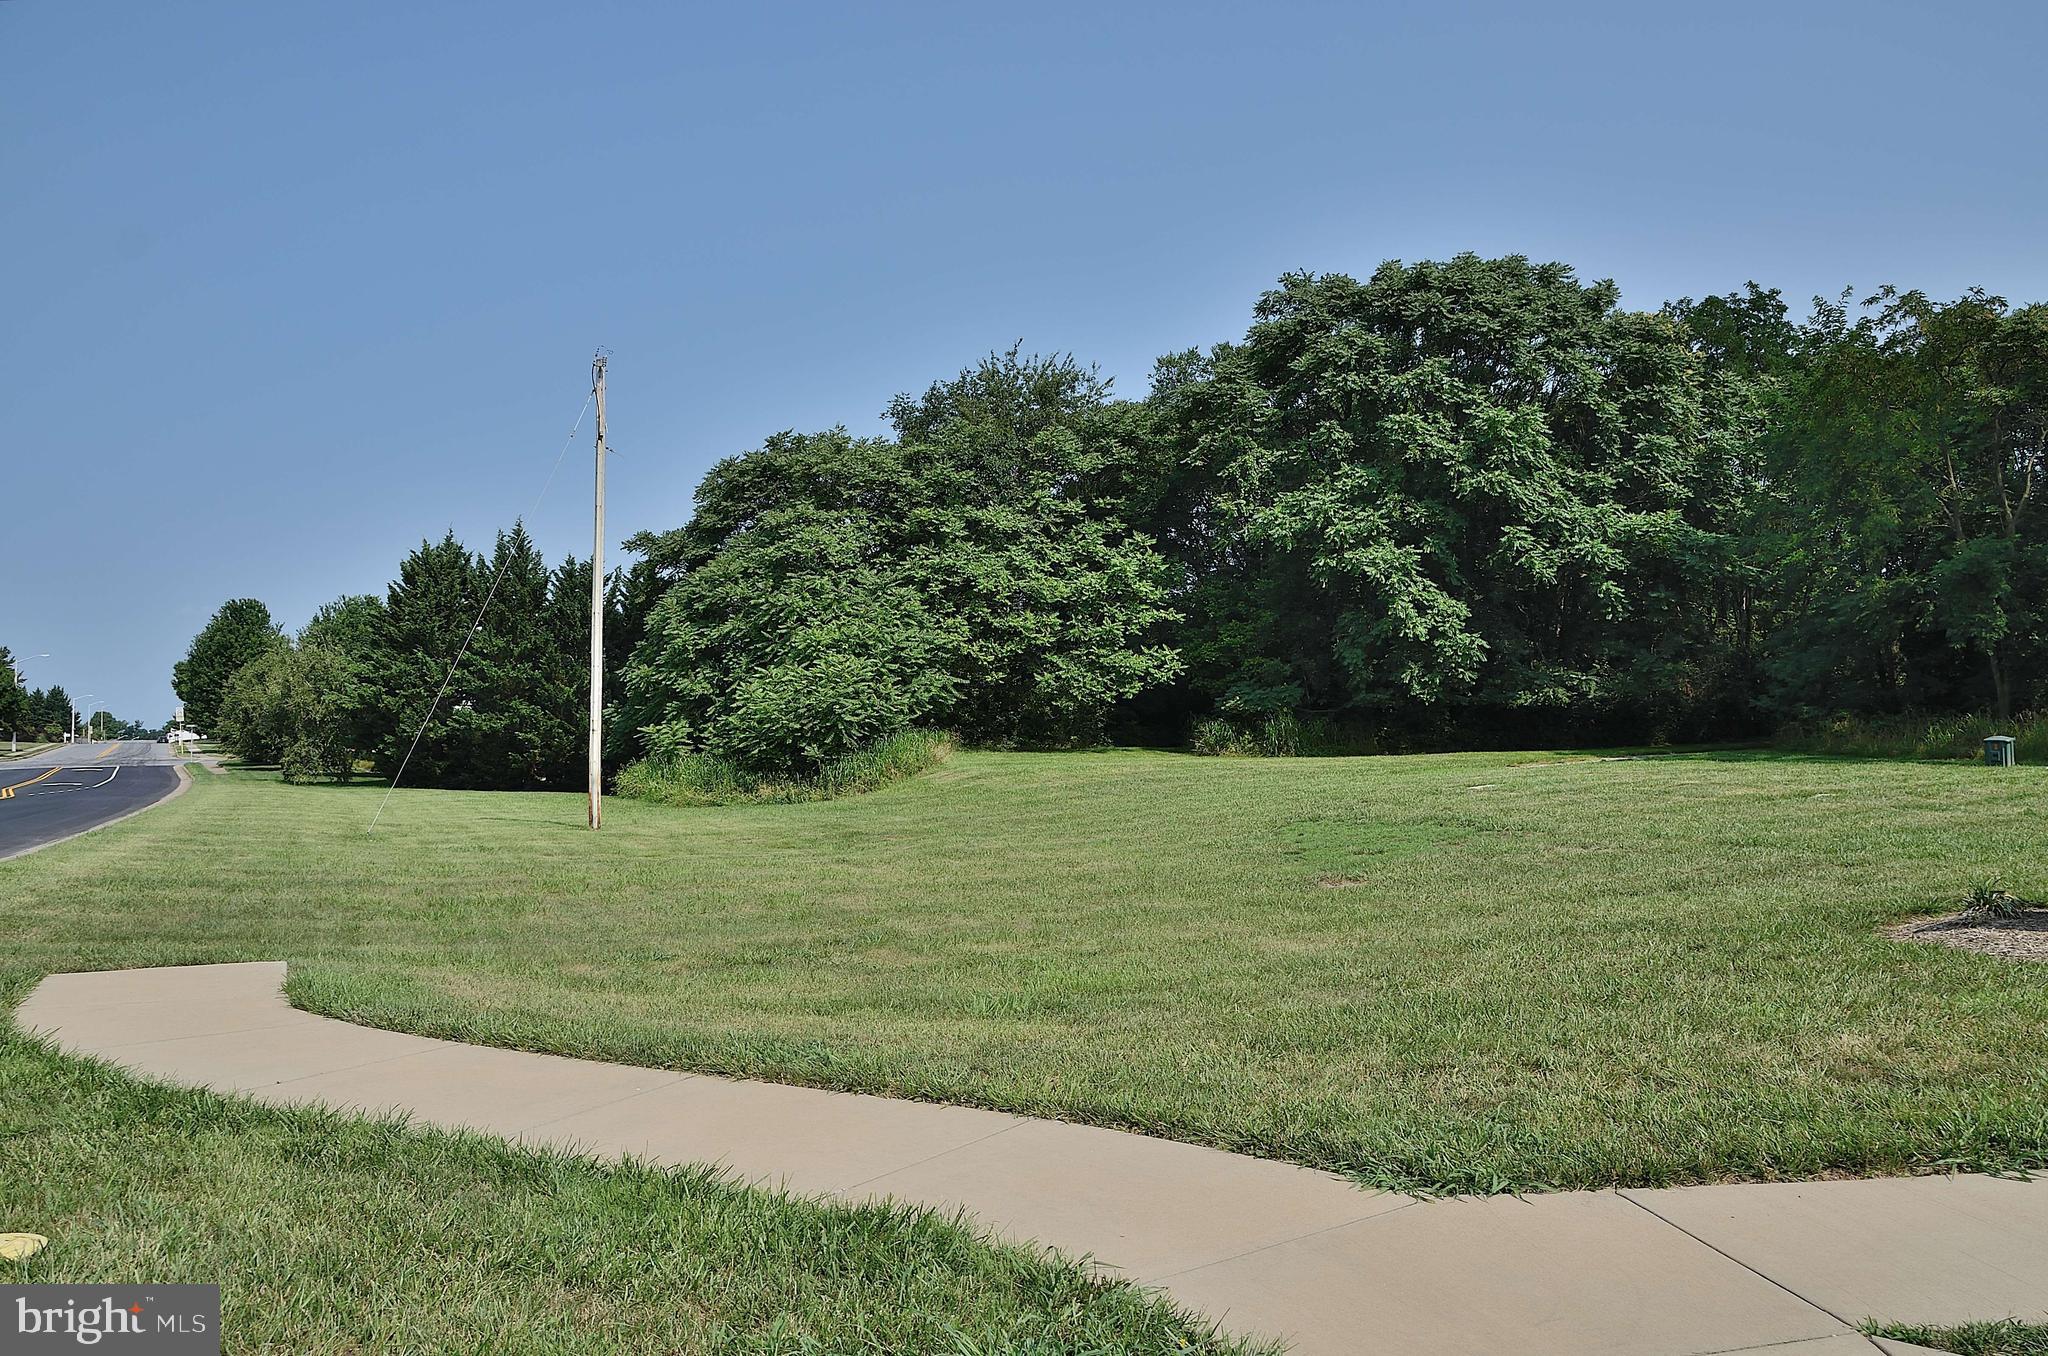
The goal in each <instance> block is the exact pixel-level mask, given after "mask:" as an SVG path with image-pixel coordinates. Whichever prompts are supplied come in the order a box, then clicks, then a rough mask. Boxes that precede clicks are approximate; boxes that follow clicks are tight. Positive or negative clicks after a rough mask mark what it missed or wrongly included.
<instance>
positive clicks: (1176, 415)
mask: <svg viewBox="0 0 2048 1356" xmlns="http://www.w3.org/2000/svg"><path fill="white" fill-rule="evenodd" d="M885 417H886V419H887V421H888V424H889V432H888V433H887V434H886V435H885V436H876V437H856V436H854V435H852V434H850V433H849V432H847V431H846V430H845V429H832V430H827V431H824V432H818V433H809V434H805V433H799V432H795V431H790V432H784V433H780V434H777V435H776V436H774V437H772V438H770V439H768V440H767V441H766V443H765V444H764V445H763V446H762V447H761V448H759V449H758V450H755V451H752V452H749V453H746V454H744V455H741V456H737V457H733V458H730V459H728V460H726V461H723V462H721V463H719V464H718V465H717V466H716V467H714V468H713V470H712V471H711V472H710V473H709V474H708V475H707V476H706V478H705V480H704V482H703V484H702V485H701V486H700V488H699V491H698V495H697V504H696V511H695V513H694V515H693V517H692V518H691V520H690V521H689V522H688V523H687V524H685V525H684V526H682V527H680V528H677V529H675V530H673V531H667V532H660V533H649V534H644V535H642V536H640V537H638V538H635V539H634V540H633V541H632V542H630V543H629V545H630V546H631V547H632V548H634V549H635V550H636V551H637V552H638V553H639V554H640V556H641V557H642V559H641V560H640V562H639V564H638V565H637V566H636V567H635V568H634V569H632V570H631V571H628V572H627V573H625V574H624V575H622V576H620V577H619V578H618V579H616V580H615V581H614V588H613V597H614V605H615V607H616V609H617V617H616V619H615V620H614V621H613V622H610V623H608V627H609V631H608V634H612V635H613V636H614V638H615V640H616V641H617V645H616V647H615V649H616V657H617V660H618V662H619V667H620V671H621V673H622V676H623V682H622V684H621V685H620V686H619V687H618V688H616V689H615V690H614V693H613V695H614V697H615V702H614V707H613V724H614V726H615V727H616V729H617V730H618V731H619V732H620V742H619V744H618V746H617V747H616V749H615V750H614V752H615V753H616V754H617V755H618V756H620V757H630V756H635V755H639V754H652V755H654V756H656V757H660V758H668V757H674V756H677V755H683V754H696V753H702V754H711V755H715V756H717V757H718V758H720V759H723V760H725V761H727V762H729V763H731V764H734V765H736V766H740V767H745V768H751V769H754V770H756V771H758V772H760V773H762V774H763V775H775V776H789V775H798V776H801V775H803V774H804V773H806V772H807V771H812V770H815V769H817V768H818V767H820V766H821V765H823V764H825V763H827V762H829V761H831V760H833V759H835V758H840V757H842V756H844V755H846V754H848V753H849V752H852V751H855V750H858V749H860V748H862V747H864V746H868V745H871V744H873V743H874V742H875V741H877V740H879V739H882V738H885V737H887V736H888V735H890V734H893V733H895V732H897V731H900V730H903V729H905V728H908V727H912V726H918V725H928V726H938V727H944V728H947V729H951V730H954V731H957V732H958V733H960V734H961V735H962V736H964V737H965V738H967V739H969V740H972V741H980V742H993V743H1006V744H1026V745H1063V744H1073V743H1077V742H1087V741H1092V740H1097V739H1101V738H1104V737H1114V738H1126V739H1144V740H1152V741H1166V742H1178V741H1180V740H1182V739H1184V738H1185V737H1186V736H1187V734H1188V731H1189V730H1190V728H1191V727H1192V726H1193V725H1195V724H1196V723H1197V722H1201V721H1213V720H1218V719H1220V720H1223V721H1227V722H1236V723H1238V724H1240V725H1241V726H1243V727H1244V728H1247V729H1249V728H1254V727H1257V726H1259V725H1260V724H1262V723H1271V722H1276V721H1279V722H1286V723H1288V725H1289V728H1299V727H1301V726H1303V725H1308V726H1312V727H1314V728H1317V729H1320V730H1322V731H1325V732H1327V737H1328V738H1329V739H1330V740H1331V741H1332V742H1334V743H1336V744H1338V745H1340V746H1341V745H1343V744H1345V743H1349V744H1353V745H1357V746H1365V745H1374V744H1376V745H1387V744H1417V745H1421V744H1434V745H1453V744H1488V743H1491V744H1512V743H1526V742H1529V741H1532V740H1562V739H1617V738H1631V739H1633V738H1673V739H1679V738H1690V739H1706V738H1717V737H1728V736H1739V735H1748V734H1753V733H1756V732H1759V731H1762V730H1766V729H1768V728H1770V727H1772V726H1774V725H1777V724H1780V723H1784V722H1787V721H1794V720H1805V719H1812V718H1816V717H1825V716H1831V715H1835V714H1839V713H1850V714H1872V715H1877V714H1896V713H1900V712H1907V711H1973V710H1974V711H1990V712H1993V713H1996V714H1998V715H2000V716H2006V715H2010V714H2011V713H2013V712H2015V711H2018V710H2021V709H2027V708H2032V707H2034V706H2037V705H2039V704H2042V703H2043V702H2044V699H2048V533H2044V528H2048V522H2044V520H2043V514H2044V512H2048V509H2044V500H2048V494H2044V492H2043V487H2042V481H2043V479H2044V477H2048V307H2042V306H2022V307H2013V306H2010V305H2008V304H2007V303H2006V302H2004V301H2002V300H2000V299H1998V298H1996V297H1992V296H1989V295H1987V294H1984V293H1981V292H1971V293H1969V294H1966V295H1964V296H1962V297H1960V298H1957V299H1955V300H1953V301H1949V302H1940V301H1936V300H1933V299H1930V298H1928V297H1926V296H1924V295H1922V294H1919V293H1914V292H1898V291H1894V290H1890V289H1886V290H1884V291H1881V292H1879V293H1877V294H1876V295H1874V296H1872V297H1869V298H1868V299H1865V300H1861V301H1857V300H1854V299H1852V298H1850V297H1849V296H1847V295H1845V296H1844V297H1843V298H1841V299H1838V300H1833V301H1825V300H1824V301H1821V302H1817V303H1816V305H1815V307H1814V309H1813V311H1812V313H1811V314H1810V315H1809V316H1807V317H1805V318H1804V319H1798V318H1795V317H1794V316H1793V315H1792V314H1791V313H1790V311H1789V310H1788V308H1787V307H1786V305H1785V304H1784V302H1783V300H1782V299H1781V298H1780V297H1779V296H1778V294H1777V293H1775V292H1771V291H1767V290H1763V289H1760V288H1757V287H1755V286H1753V285H1752V286H1750V287H1749V288H1747V289H1745V290H1742V291H1739V292H1734V293H1730V294H1728V295H1726V296H1719V297H1709V298H1706V299H1703V300H1698V301H1694V300H1683V301H1678V302H1674V303H1672V304H1670V305H1668V306H1665V307H1663V308H1662V309H1660V310H1658V311H1656V312H1643V311H1631V310H1626V309H1623V308H1622V307H1621V306H1620V305H1619V299H1618V292H1617V289H1616V288H1615V287H1614V285H1613V284H1612V283H1608V282H1593V283H1587V282H1583V281H1581V280H1580V279H1578V278H1577V277H1576V276H1575V274H1574V273H1573V271H1572V270H1571V269H1570V268H1568V267H1566V266H1564V265H1561V264H1537V263H1532V262H1530V261H1528V260H1526V259H1523V258H1519V257H1509V258H1502V259H1481V258H1477V257H1474V256H1469V255H1466V256H1459V257H1457V258H1455V259H1452V260H1450V261H1448V262H1443V263H1420V264H1414V265H1407V264H1400V263H1389V264H1387V265H1385V266H1383V267H1381V268H1380V269H1379V270H1377V271H1376V272H1375V273H1374V274H1373V275H1372V276H1371V277H1370V278H1367V279H1364V280H1359V279H1354V278H1350V277H1346V276H1343V275H1336V274H1329V275H1315V274H1306V273H1304V274H1294V275H1289V276H1288V277H1285V278H1283V279H1281V280H1280V283H1279V285H1278V286H1277V287H1276V288H1274V289H1273V290H1272V291H1271V292H1269V293H1267V294H1266V295H1265V296H1264V297H1262V298H1261V299H1260V300H1259V302H1258V304H1257V306H1256V308H1255V310H1254V312H1253V317H1252V323H1251V325H1250V327H1249V329H1248V330H1247V332H1246V333H1245V335H1244V337H1243V338H1242V339H1241V340H1238V341H1235V342H1231V343H1225V344H1219V345H1217V346H1215V347H1213V348H1211V349H1208V350H1206V351H1195V350H1190V351H1188V352H1184V353H1178V354H1174V355H1171V356H1169V357H1166V358H1164V359H1162V360H1161V361H1160V362H1159V364H1158V365H1157V368H1156V370H1155V372H1154V376H1153V381H1152V389H1151V391H1150V393H1149V394H1148V395H1147V396H1146V397H1145V398H1143V399H1140V400H1123V399H1118V398H1116V397H1115V395H1114V393H1113V392H1112V391H1111V390H1110V389H1109V387H1108V384H1107V383H1106V382H1103V381H1101V380H1099V379H1098V378H1097V376H1096V375H1095V374H1094V373H1093V372H1092V371H1091V370H1089V369H1088V368H1086V367H1084V366H1082V365H1080V364H1078V363H1076V362H1074V361H1073V360H1072V359H1070V358H1066V357H1053V358H1033V357H1027V356H1024V355H1022V354H1020V353H1019V352H1018V351H1017V350H1015V349H1012V350H1011V351H1009V352H1007V353H998V354H995V355H992V356H991V357H990V358H989V359H987V360H986V361H984V362H982V363H980V364H979V365H977V366H976V367H974V368H971V369H969V370H967V371H964V372H962V373H960V374H959V375H958V376H957V377H956V378H954V379H953V380H950V381H943V382H939V383H936V384H934V385H933V386H932V387H930V388H929V389H928V390H927V391H925V392H924V393H923V394H922V395H905V396H899V397H897V398H896V400H895V401H894V402H892V403H891V404H890V406H889V407H888V409H887V411H886V415H885ZM499 567H502V568H503V569H504V570H505V572H506V580H507V582H506V584H505V585H504V586H502V587H503V589H504V590H505V592H504V597H503V600H502V601H501V602H496V603H494V604H493V607H492V609H491V610H490V614H489V616H488V617H487V619H486V622H485V625H484V626H483V628H482V629H481V630H480V631H479V632H478V635H477V637H476V640H475V642H474V644H473V646H472V654H473V659H470V660H465V664H464V667H463V669H462V670H461V672H460V673H459V675H458V678H457V680H456V686H457V688H459V689H460V690H459V692H458V691H454V690H451V693H450V698H451V700H450V702H449V703H447V704H446V706H445V709H444V710H443V712H442V713H441V714H439V715H437V716H436V718H435V721H434V723H433V724H431V725H430V726H429V730H428V734H427V737H426V738H424V739H423V740H422V751H421V757H420V761H419V763H418V766H420V768H421V772H422V775H423V776H424V777H426V778H427V779H431V780H439V781H442V782H444V783H448V784H473V785H542V784H552V783H559V782H561V781H564V780H568V779H570V778H571V777H572V776H573V769H574V766H575V763H576V759H575V756H574V750H575V748H576V742H577V738H578V734H579V731H580V729H581V720H582V717H581V710H582V707H581V702H582V698H581V695H580V693H581V688H580V686H579V684H580V683H581V658H580V656H581V653H582V650H581V643H580V642H578V640H577V635H578V633H579V630H580V628H581V627H582V626H583V625H584V623H583V621H582V617H581V613H582V609H583V599H584V597H585V596H586V595H587V588H588V573H587V570H588V567H587V566H584V567H582V570H583V573H582V575H581V580H582V582H581V584H580V585H579V584H578V583H577V582H576V578H575V576H576V574H577V569H578V567H577V566H576V564H575V562H573V561H572V562H569V563H568V564H566V565H565V566H563V567H562V568H561V569H560V570H559V571H556V572H554V573H553V574H552V575H551V574H550V572H548V571H547V570H546V569H545V567H544V566H542V565H541V564H540V562H539V560H538V557H537V555H535V554H534V553H533V550H532V546H531V543H530V542H528V541H526V539H525V536H524V533H523V532H518V531H515V532H514V533H512V534H509V535H508V536H506V537H505V538H503V539H501V540H500V541H499V543H498V547H497V554H496V556H495V558H494V559H493V560H491V561H486V560H484V559H483V558H481V557H475V556H472V555H470V554H469V553H468V552H467V551H465V550H464V549H463V548H462V547H461V546H460V545H459V544H457V543H455V542H454V541H453V540H452V539H449V540H446V541H443V542H442V543H440V544H438V545H434V546H425V545H423V546H422V548H421V550H420V551H419V552H416V553H414V555H413V556H412V557H411V558H410V559H409V560H408V561H407V562H406V563H405V565H404V567H403V568H402V569H401V572H400V580H399V582H397V583H395V584H394V585H393V586H392V588H391V590H390V592H389V593H388V594H387V596H386V597H385V598H384V599H382V600H375V599H365V600H357V603H356V607H357V609H358V610H359V612H360V616H357V617H356V618H355V619H354V620H353V621H351V622H350V623H349V625H350V628H351V634H352V635H353V636H354V639H352V640H349V641H346V642H343V641H340V640H321V639H318V638H312V639H309V638H308V637H307V636H301V637H300V638H298V640H297V641H296V642H292V643H288V644H287V643H282V642H278V648H277V649H276V650H275V651H274V652H271V651H266V654H270V655H271V657H270V658H269V659H268V661H267V663H268V666H269V667H268V668H266V669H262V670H259V671H258V673H259V675H261V681H262V682H264V683H267V684H270V688H269V689H268V690H270V691H273V692H275V693H280V694H281V693H285V692H291V691H297V692H299V693H300V694H301V695H299V696H297V697H294V698H292V699H291V701H293V702H296V703H298V704H299V705H300V706H302V707H304V708H305V710H306V711H307V712H308V713H309V714H308V715H306V716H305V718H304V719H303V720H301V721H300V722H298V724H297V725H294V726H293V728H303V727H304V725H305V722H306V721H311V722H312V723H313V725H314V726H315V727H317V728H323V729H324V728H326V724H325V723H324V722H331V723H333V724H334V725H335V728H336V730H337V731H338V732H337V733H336V734H335V735H334V737H333V738H334V741H335V747H336V748H338V749H346V750H348V751H349V752H350V753H351V754H352V756H354V757H356V758H360V759H362V760H364V761H366V762H369V763H372V764H374V765H375V766H378V767H379V768H385V767H388V766H389V765H391V764H392V763H393V761H394V756H395V755H399V756H402V752H403V750H402V749H399V748H398V747H397V740H398V738H399V735H400V733H401V732H403V733H404V734H405V736H406V737H408V738H409V736H410V731H411V729H412V727H413V726H414V725H415V724H416V723H417V721H418V719H419V715H420V713H421V712H423V711H424V709H425V706H426V704H427V702H428V701H429V700H430V698H431V696H432V689H433V687H434V686H435V685H436V684H438V682H439V681H440V678H441V675H442V673H443V672H444V671H445V669H446V664H447V661H448V659H449V657H450V656H451V654H452V652H453V651H454V650H455V649H456V648H457V646H458V644H459V641H460V631H461V628H462V627H463V626H465V625H467V624H468V618H469V617H471V616H473V615H474V614H475V612H476V608H477V605H478V603H479V602H480V601H481V598H482V595H483V592H484V591H485V590H486V589H487V587H488V579H489V577H490V573H491V571H492V570H493V569H494V568H499ZM266 620H267V619H266ZM312 629H313V628H309V631H311V630H312ZM584 634H586V635H587V632H586V633H584ZM309 649H311V650H316V651H323V652H324V651H329V650H331V651H333V653H334V654H335V655H337V656H340V658H341V660H345V661H346V663H347V665H348V666H349V667H346V668H343V667H337V664H338V663H339V661H337V660H330V659H328V658H326V657H324V656H321V657H315V658H307V657H306V652H307V651H308V650H309ZM292 656H297V657H296V658H294V657H292ZM195 657H196V648H195ZM294 666H296V667H294ZM322 666H324V667H322ZM257 681H258V677H257V676H251V677H250V678H249V682H250V683H252V684H254V683H256V682H257ZM294 684H297V687H296V688H295V687H294V686H293V685H294ZM350 684H359V685H360V687H361V691H360V692H359V693H357V695H354V696H345V697H336V696H333V695H332V694H336V693H348V692H355V691H356V689H355V688H353V687H351V686H350ZM180 691H181V693H182V692H183V691H184V689H183V688H182V687H181V689H180ZM321 693H325V694H329V696H328V697H325V698H320V697H318V696H317V695H316V694H321ZM284 700H285V699H284V698H282V697H275V698H273V699H272V704H273V705H277V704H279V703H280V702H283V701H284ZM323 700H326V701H332V702H335V703H338V705H336V707H335V711H346V712H349V713H353V714H349V715H347V716H346V717H345V718H344V717H343V716H342V715H338V714H335V713H334V712H330V711H328V710H327V708H325V707H322V706H321V705H320V702H321V701H323ZM187 701H188V706H189V705H191V703H192V698H191V697H189V696H188V697H187ZM245 705H249V706H251V707H253V706H254V705H260V703H253V702H252V703H245ZM233 709H234V708H233V707H232V705H231V713H230V717H229V719H230V720H231V721H232V720H234V719H238V717H235V716H233V715H232V710H233ZM342 730H345V731H346V732H347V733H346V734H345V735H344V734H342V733H339V731H342ZM249 737H250V738H252V739H253V738H255V736H253V735H251V736H249ZM284 737H285V735H284V733H283V732H282V731H281V732H280V733H278V734H277V735H276V736H274V737H273V738H272V741H271V742H272V744H273V745H275V744H277V743H279V742H280V741H281V740H283V739H284ZM336 757H339V755H332V756H329V758H328V762H329V763H330V764H331V765H332V764H334V759H335V758H336Z"/></svg>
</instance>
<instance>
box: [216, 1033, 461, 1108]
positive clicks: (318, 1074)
mask: <svg viewBox="0 0 2048 1356" xmlns="http://www.w3.org/2000/svg"><path fill="white" fill-rule="evenodd" d="M421 1039H422V1040H424V1039H426V1038H425V1037H421ZM433 1053H434V1052H433V1051H432V1050H407V1051H406V1052H405V1053H403V1054H398V1055H383V1056H381V1057H379V1058H377V1059H366V1060H363V1061H362V1062H361V1063H359V1064H343V1065H341V1066H340V1067H338V1068H333V1069H317V1070H315V1071H314V1072H312V1073H307V1074H300V1075H299V1076H298V1077H296V1078H280V1079H278V1080H277V1081H276V1082H275V1083H265V1084H263V1085H262V1086H261V1087H259V1088H254V1089H251V1090H250V1091H249V1092H248V1093H247V1094H246V1095H247V1096H250V1097H254V1096H256V1095H257V1094H258V1093H259V1092H263V1091H266V1090H268V1089H270V1088H281V1087H284V1086H286V1085H287V1084H291V1083H303V1082H305V1081H306V1080H307V1079H309V1078H325V1077H327V1075H329V1074H338V1073H350V1072H353V1071H354V1070H356V1069H367V1068H369V1067H370V1066H371V1065H373V1064H389V1063H391V1062H392V1061H393V1060H398V1059H417V1058H419V1057H420V1056H421V1055H431V1054H433ZM336 1109H337V1110H339V1108H336Z"/></svg>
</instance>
